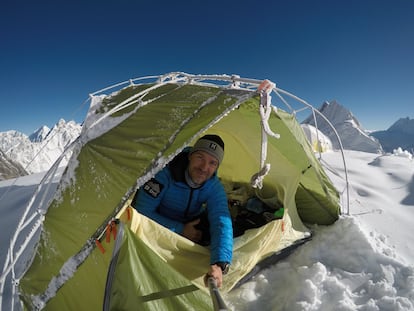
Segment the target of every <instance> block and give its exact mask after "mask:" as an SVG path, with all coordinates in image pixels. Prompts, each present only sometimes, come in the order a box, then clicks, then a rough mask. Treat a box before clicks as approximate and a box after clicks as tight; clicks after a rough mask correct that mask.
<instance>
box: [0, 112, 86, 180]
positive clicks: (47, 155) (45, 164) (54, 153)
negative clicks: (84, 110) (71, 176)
mask: <svg viewBox="0 0 414 311" xmlns="http://www.w3.org/2000/svg"><path fill="white" fill-rule="evenodd" d="M80 132H81V125H80V124H77V123H76V122H74V121H69V122H66V121H65V120H63V119H61V120H59V122H58V123H56V125H55V126H53V127H52V129H48V127H46V126H43V127H41V128H39V129H38V130H37V131H35V132H34V133H33V134H32V135H30V136H27V135H25V134H23V133H20V132H17V131H6V132H1V133H0V150H1V151H2V153H3V154H4V155H5V158H4V159H13V162H14V163H18V164H20V166H21V167H22V168H24V171H26V172H27V173H29V174H33V173H38V172H43V171H47V170H48V169H49V168H50V167H51V166H52V164H53V163H54V162H55V161H56V160H57V159H58V157H59V156H60V155H61V153H62V151H63V150H64V149H65V147H66V146H67V145H68V144H70V143H71V142H72V141H73V140H74V139H76V138H77V137H78V136H79V134H80ZM62 165H64V163H62ZM8 166H9V164H7V163H6V160H3V158H2V159H0V169H3V170H6V167H8ZM9 176H10V175H9ZM9 178H11V177H9Z"/></svg>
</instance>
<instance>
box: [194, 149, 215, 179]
mask: <svg viewBox="0 0 414 311" xmlns="http://www.w3.org/2000/svg"><path fill="white" fill-rule="evenodd" d="M189 159H190V163H189V165H188V173H189V174H190V177H191V179H192V180H193V182H195V183H196V184H199V185H201V184H202V183H204V182H205V181H206V180H207V179H209V178H210V177H211V176H213V174H214V172H215V171H216V170H217V168H218V166H219V162H218V160H217V159H216V158H215V157H213V156H212V155H210V154H208V153H207V152H204V151H196V152H194V153H192V154H191V155H190V156H189Z"/></svg>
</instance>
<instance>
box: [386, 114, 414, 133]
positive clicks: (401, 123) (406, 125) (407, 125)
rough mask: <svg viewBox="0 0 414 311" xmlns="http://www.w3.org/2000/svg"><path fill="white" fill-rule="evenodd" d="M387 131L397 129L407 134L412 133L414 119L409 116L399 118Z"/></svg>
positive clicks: (413, 130)
mask: <svg viewBox="0 0 414 311" xmlns="http://www.w3.org/2000/svg"><path fill="white" fill-rule="evenodd" d="M388 131H398V132H402V133H407V134H414V119H410V118H409V117H406V118H400V119H398V120H397V122H395V123H394V124H393V125H391V126H390V128H389V129H388Z"/></svg>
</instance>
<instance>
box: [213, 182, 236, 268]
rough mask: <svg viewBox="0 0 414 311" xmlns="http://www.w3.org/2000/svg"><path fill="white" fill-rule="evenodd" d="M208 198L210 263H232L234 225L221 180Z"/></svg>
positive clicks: (214, 186)
mask: <svg viewBox="0 0 414 311" xmlns="http://www.w3.org/2000/svg"><path fill="white" fill-rule="evenodd" d="M211 191H212V192H211V194H212V195H211V196H210V197H209V199H208V200H207V211H208V220H209V223H210V236H211V256H210V264H214V263H216V262H228V263H231V261H232V257H233V226H232V221H231V216H230V211H229V208H228V205H227V196H226V193H225V191H224V188H223V185H222V184H221V183H220V181H218V180H216V183H215V184H214V185H213V187H212V189H211Z"/></svg>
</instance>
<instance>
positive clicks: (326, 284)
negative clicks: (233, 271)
mask: <svg viewBox="0 0 414 311" xmlns="http://www.w3.org/2000/svg"><path fill="white" fill-rule="evenodd" d="M345 156H346V161H347V167H348V170H349V171H348V174H349V176H348V178H349V184H350V188H351V190H350V215H343V216H341V218H340V219H339V220H338V221H337V222H336V223H335V224H334V225H332V226H317V227H315V228H313V231H314V238H313V239H312V241H310V242H308V243H306V244H305V245H303V246H301V247H300V248H299V249H298V250H297V251H296V252H294V253H293V254H292V255H290V256H289V257H288V258H287V259H286V260H283V261H281V262H279V263H278V264H276V265H274V266H272V267H271V268H269V269H267V270H264V271H262V272H261V273H260V274H259V275H257V276H256V277H255V278H254V279H253V280H252V281H250V282H248V283H246V284H244V285H242V286H241V287H240V288H238V289H236V290H234V291H232V292H230V293H229V294H227V295H226V297H225V299H226V301H227V302H228V305H229V307H230V308H231V309H232V310H275V309H277V310H309V311H310V310H414V266H413V263H412V260H411V258H413V257H414V238H413V236H412V234H411V232H412V229H411V228H412V219H413V216H414V189H413V186H414V179H413V178H414V163H413V161H412V160H411V157H410V156H408V155H407V152H404V151H402V150H396V153H395V154H392V155H385V156H379V155H377V154H373V153H364V152H359V151H349V150H348V151H345ZM322 160H323V162H324V163H326V165H327V166H329V170H332V171H335V172H338V171H340V170H342V159H341V156H340V154H339V153H338V152H328V153H325V154H323V156H322ZM329 175H330V177H331V179H332V180H333V182H334V184H335V185H336V187H337V188H338V189H344V185H345V180H344V179H343V178H340V177H338V176H337V175H336V174H333V173H330V174H329Z"/></svg>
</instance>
